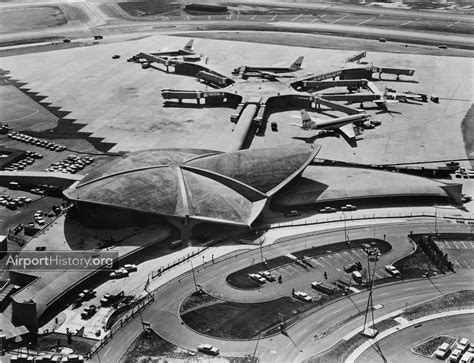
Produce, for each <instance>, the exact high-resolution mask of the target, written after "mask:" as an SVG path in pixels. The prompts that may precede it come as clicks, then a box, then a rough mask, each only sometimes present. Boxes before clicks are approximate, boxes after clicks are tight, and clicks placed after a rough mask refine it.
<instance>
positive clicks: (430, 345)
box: [411, 335, 456, 358]
mask: <svg viewBox="0 0 474 363" xmlns="http://www.w3.org/2000/svg"><path fill="white" fill-rule="evenodd" d="M455 341H456V338H454V337H451V336H448V335H441V336H437V337H432V338H430V339H428V340H426V341H424V342H423V343H421V344H418V345H416V346H414V347H413V348H411V351H412V352H413V353H415V354H419V355H422V356H424V357H426V358H432V357H433V354H434V353H435V352H436V349H438V347H439V346H440V345H441V344H443V343H448V344H449V346H451V345H452V344H453V343H454V342H455Z"/></svg>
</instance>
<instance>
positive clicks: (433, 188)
mask: <svg viewBox="0 0 474 363" xmlns="http://www.w3.org/2000/svg"><path fill="white" fill-rule="evenodd" d="M348 186H350V187H348ZM460 195H461V185H459V184H445V183H441V182H437V181H434V180H431V179H427V178H422V177H418V176H413V175H407V174H402V173H393V172H388V171H381V170H372V169H363V168H348V167H337V166H318V165H311V166H309V167H308V168H306V169H305V171H304V173H303V175H302V177H301V178H300V179H299V180H298V181H297V183H295V184H294V185H292V187H291V188H289V189H288V190H286V191H285V192H283V193H281V194H279V195H278V196H277V197H276V199H274V200H273V203H275V205H280V206H293V205H303V204H312V203H319V202H337V201H350V200H353V199H360V198H363V199H366V198H379V197H410V196H431V197H447V198H452V199H454V200H458V199H459V197H460Z"/></svg>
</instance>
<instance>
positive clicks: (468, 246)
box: [436, 240, 474, 269]
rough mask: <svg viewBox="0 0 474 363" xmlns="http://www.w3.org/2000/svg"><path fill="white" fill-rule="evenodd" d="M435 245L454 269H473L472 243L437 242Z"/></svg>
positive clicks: (473, 245) (473, 249)
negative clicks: (445, 255) (446, 256)
mask: <svg viewBox="0 0 474 363" xmlns="http://www.w3.org/2000/svg"><path fill="white" fill-rule="evenodd" d="M436 244H437V245H438V247H439V248H440V249H441V250H442V251H443V252H444V253H447V254H448V258H449V260H450V261H452V262H453V264H454V267H455V268H456V269H474V241H447V240H437V241H436Z"/></svg>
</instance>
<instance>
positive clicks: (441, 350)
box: [435, 343, 449, 359]
mask: <svg viewBox="0 0 474 363" xmlns="http://www.w3.org/2000/svg"><path fill="white" fill-rule="evenodd" d="M448 354H449V344H448V343H443V344H441V345H440V346H439V347H438V349H436V351H435V357H436V358H439V359H445V358H446V357H447V356H448Z"/></svg>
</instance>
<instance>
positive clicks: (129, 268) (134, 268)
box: [123, 263, 137, 272]
mask: <svg viewBox="0 0 474 363" xmlns="http://www.w3.org/2000/svg"><path fill="white" fill-rule="evenodd" d="M123 268H124V269H125V270H127V271H128V272H133V271H137V265H133V264H131V263H127V264H126V265H123Z"/></svg>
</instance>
